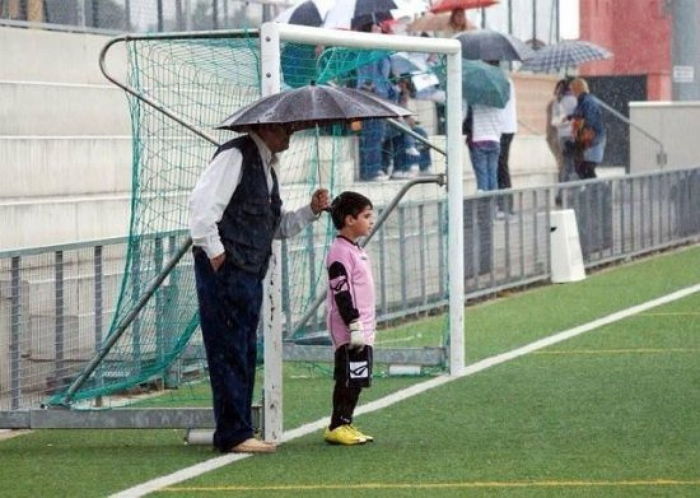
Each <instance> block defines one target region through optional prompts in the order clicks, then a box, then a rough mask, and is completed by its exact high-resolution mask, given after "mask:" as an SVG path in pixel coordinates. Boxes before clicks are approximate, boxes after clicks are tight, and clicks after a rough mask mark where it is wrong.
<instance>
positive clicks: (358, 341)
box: [348, 320, 365, 350]
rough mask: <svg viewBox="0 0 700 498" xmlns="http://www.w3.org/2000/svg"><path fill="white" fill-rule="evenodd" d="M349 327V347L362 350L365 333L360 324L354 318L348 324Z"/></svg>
mask: <svg viewBox="0 0 700 498" xmlns="http://www.w3.org/2000/svg"><path fill="white" fill-rule="evenodd" d="M348 328H349V329H350V349H357V350H362V348H364V347H365V335H364V334H363V333H362V324H360V322H359V321H357V320H355V321H353V322H350V325H348Z"/></svg>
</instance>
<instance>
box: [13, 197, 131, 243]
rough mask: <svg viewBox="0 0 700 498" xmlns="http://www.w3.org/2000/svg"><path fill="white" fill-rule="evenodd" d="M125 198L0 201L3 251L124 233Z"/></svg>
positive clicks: (122, 234)
mask: <svg viewBox="0 0 700 498" xmlns="http://www.w3.org/2000/svg"><path fill="white" fill-rule="evenodd" d="M130 206H131V198H130V196H129V195H123V194H118V195H94V196H80V197H79V196H66V197H53V198H34V199H29V200H24V201H9V202H8V201H0V219H2V220H3V227H2V232H0V233H1V234H2V242H1V243H0V246H1V247H2V248H3V249H19V248H24V247H37V246H45V245H53V244H68V243H73V242H79V241H82V240H95V239H104V238H109V237H120V236H124V235H126V234H127V233H128V231H127V230H128V220H129V209H130Z"/></svg>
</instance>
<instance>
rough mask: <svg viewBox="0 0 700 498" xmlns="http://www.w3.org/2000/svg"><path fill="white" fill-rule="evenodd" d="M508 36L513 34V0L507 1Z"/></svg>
mask: <svg viewBox="0 0 700 498" xmlns="http://www.w3.org/2000/svg"><path fill="white" fill-rule="evenodd" d="M508 34H509V35H512V34H513V0H508Z"/></svg>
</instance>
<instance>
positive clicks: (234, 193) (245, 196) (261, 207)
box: [189, 124, 330, 453]
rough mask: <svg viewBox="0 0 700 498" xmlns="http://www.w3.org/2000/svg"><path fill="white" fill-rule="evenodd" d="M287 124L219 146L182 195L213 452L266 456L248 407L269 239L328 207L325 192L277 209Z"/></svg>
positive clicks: (299, 226) (253, 128)
mask: <svg viewBox="0 0 700 498" xmlns="http://www.w3.org/2000/svg"><path fill="white" fill-rule="evenodd" d="M293 132H294V128H293V126H290V125H282V124H261V125H257V126H251V127H250V129H249V133H248V134H247V135H244V136H242V137H239V138H236V139H234V140H231V141H229V142H226V143H225V144H224V145H222V146H220V147H219V148H218V149H217V151H216V153H215V154H214V157H213V159H212V161H211V163H210V165H209V167H208V168H207V169H206V170H205V171H204V173H203V174H202V176H201V177H200V179H199V181H198V182H197V185H196V186H195V188H194V190H193V192H192V194H191V196H190V203H189V206H190V231H191V233H192V241H193V244H194V250H193V254H194V262H195V266H194V268H195V276H196V284H197V297H198V299H199V313H200V323H201V328H202V336H203V338H204V346H205V349H206V353H207V362H208V364H209V376H210V380H211V387H212V393H213V398H214V415H215V419H216V430H215V432H214V446H215V447H216V448H217V449H218V450H219V451H221V452H229V451H231V452H242V453H271V452H274V451H275V446H274V445H273V444H270V443H266V442H264V441H261V440H258V439H255V438H254V437H253V426H252V420H251V405H252V397H253V383H254V379H255V362H256V354H257V353H256V349H257V328H258V321H259V318H260V306H261V304H262V281H263V279H264V277H265V274H266V273H267V268H268V263H269V260H270V255H271V252H272V251H271V248H272V240H273V238H284V237H290V236H292V235H295V234H296V233H298V232H299V231H301V229H302V228H304V227H305V226H306V225H307V224H309V223H311V222H312V221H314V220H316V219H318V217H319V215H320V214H321V212H322V211H323V210H324V209H326V208H327V207H328V206H329V202H330V201H329V195H328V191H327V190H326V189H318V190H316V191H315V192H314V193H313V195H312V196H311V202H310V203H309V204H308V205H306V206H303V207H302V208H300V209H297V210H296V211H291V212H286V211H284V210H283V209H282V200H281V198H280V191H279V182H278V179H277V178H278V173H277V171H276V170H277V164H278V158H277V154H278V153H280V152H282V151H284V150H285V149H287V147H288V146H289V137H290V136H291V134H292V133H293Z"/></svg>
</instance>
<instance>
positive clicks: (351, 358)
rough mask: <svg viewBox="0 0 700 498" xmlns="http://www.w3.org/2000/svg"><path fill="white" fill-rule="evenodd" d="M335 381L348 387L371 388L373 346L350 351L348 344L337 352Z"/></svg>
mask: <svg viewBox="0 0 700 498" xmlns="http://www.w3.org/2000/svg"><path fill="white" fill-rule="evenodd" d="M333 379H335V380H336V381H341V382H344V383H345V385H346V386H347V387H369V386H370V385H371V383H372V346H365V347H364V348H362V350H360V351H358V350H356V349H350V348H349V346H348V344H344V345H342V346H340V347H339V348H338V349H336V351H335V371H334V372H333Z"/></svg>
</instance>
